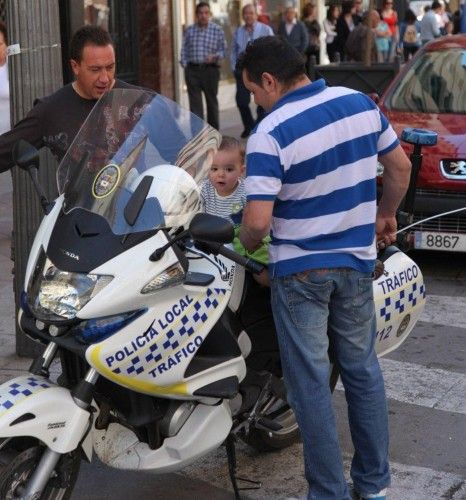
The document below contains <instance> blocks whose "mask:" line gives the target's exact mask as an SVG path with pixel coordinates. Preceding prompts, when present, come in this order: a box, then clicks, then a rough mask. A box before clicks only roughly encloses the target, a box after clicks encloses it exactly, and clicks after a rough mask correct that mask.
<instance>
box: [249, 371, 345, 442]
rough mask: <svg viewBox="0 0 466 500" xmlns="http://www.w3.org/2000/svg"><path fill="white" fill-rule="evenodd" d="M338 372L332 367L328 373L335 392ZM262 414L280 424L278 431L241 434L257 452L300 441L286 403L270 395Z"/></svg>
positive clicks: (262, 430)
mask: <svg viewBox="0 0 466 500" xmlns="http://www.w3.org/2000/svg"><path fill="white" fill-rule="evenodd" d="M339 375H340V373H339V370H338V367H337V366H336V365H333V367H332V371H331V373H330V380H329V384H330V390H331V391H332V393H333V391H334V390H335V386H336V385H337V382H338V378H339ZM262 413H263V415H264V416H266V417H267V418H268V419H271V420H273V421H274V422H275V423H277V424H280V425H281V426H282V428H281V429H280V430H279V431H272V430H270V431H266V430H264V429H257V428H255V427H251V428H250V429H249V433H247V434H243V435H242V436H241V439H242V440H243V441H244V442H245V443H247V444H248V445H249V446H251V447H252V448H254V449H256V450H257V451H261V452H263V451H275V450H281V449H283V448H287V447H288V446H291V445H292V444H294V443H296V442H298V441H299V440H300V433H299V428H298V423H297V422H296V418H295V416H294V412H293V410H292V409H291V408H290V406H289V405H288V403H287V402H286V401H283V400H282V399H280V398H278V397H277V396H273V395H271V396H270V397H269V399H268V400H267V401H266V403H265V405H264V406H263V408H262Z"/></svg>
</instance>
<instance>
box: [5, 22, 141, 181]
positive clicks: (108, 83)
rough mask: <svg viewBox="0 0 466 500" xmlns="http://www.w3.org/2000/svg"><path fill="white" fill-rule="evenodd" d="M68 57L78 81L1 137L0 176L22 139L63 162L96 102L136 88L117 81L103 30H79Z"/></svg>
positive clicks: (110, 44) (40, 104)
mask: <svg viewBox="0 0 466 500" xmlns="http://www.w3.org/2000/svg"><path fill="white" fill-rule="evenodd" d="M69 55H70V64H71V69H72V71H73V74H74V76H75V80H74V81H73V82H72V83H69V84H68V85H65V86H64V87H62V88H61V89H59V90H57V91H56V92H54V93H53V94H51V95H49V96H47V97H42V96H41V97H40V99H36V100H35V101H34V106H33V108H32V109H31V110H30V111H29V113H28V114H27V115H26V116H25V117H24V118H23V119H22V120H21V121H19V122H18V123H17V124H16V125H15V126H14V127H13V128H12V130H10V131H9V132H6V133H4V134H3V135H2V136H0V172H3V171H4V170H7V169H9V168H11V167H13V159H12V157H11V150H12V149H13V145H14V144H15V143H16V142H18V141H19V140H20V139H24V140H26V141H28V142H30V143H31V144H32V145H33V146H35V147H36V148H38V149H39V148H41V147H43V146H46V147H48V148H49V149H50V151H51V152H52V154H53V155H54V156H55V158H56V159H57V161H61V160H62V159H63V157H64V156H65V154H66V152H67V151H68V148H69V147H70V145H71V143H72V142H73V140H74V138H75V136H76V134H77V133H78V130H79V129H80V128H81V125H82V124H83V123H84V121H85V119H86V118H87V116H88V115H89V113H90V112H91V111H92V108H93V107H94V105H95V103H96V102H97V100H98V99H100V97H102V96H103V95H104V94H105V92H108V91H109V90H111V89H113V88H134V87H133V86H132V85H129V84H127V83H125V82H123V81H121V80H117V79H115V50H114V47H113V41H112V38H111V37H110V35H109V33H108V32H107V31H105V30H104V29H102V28H99V27H97V26H90V25H89V26H83V27H82V28H80V29H78V30H77V31H76V33H75V34H74V35H73V37H72V39H71V41H70V54H69Z"/></svg>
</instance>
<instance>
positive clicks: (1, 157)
mask: <svg viewBox="0 0 466 500" xmlns="http://www.w3.org/2000/svg"><path fill="white" fill-rule="evenodd" d="M41 109H42V103H40V102H39V103H38V104H37V105H36V106H34V107H33V108H32V109H31V111H29V113H28V114H27V115H26V117H25V118H23V119H22V120H21V121H19V122H18V123H17V124H16V125H15V126H14V127H13V129H12V130H10V131H9V132H6V133H4V134H3V135H1V136H0V172H5V171H6V170H8V169H10V168H12V167H13V166H14V163H13V158H12V156H11V151H12V149H13V146H14V145H15V143H16V142H18V141H19V140H20V139H24V140H25V141H28V142H30V143H31V144H32V145H33V146H34V147H36V148H37V149H40V148H41V147H42V146H43V145H44V143H43V126H42V123H41Z"/></svg>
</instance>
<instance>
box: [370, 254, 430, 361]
mask: <svg viewBox="0 0 466 500" xmlns="http://www.w3.org/2000/svg"><path fill="white" fill-rule="evenodd" d="M384 266H385V269H384V272H383V274H382V276H380V277H379V278H378V279H377V280H375V281H374V285H373V286H374V301H375V314H376V317H377V333H376V339H375V352H376V353H377V356H379V357H382V356H385V355H386V354H388V353H389V352H392V351H393V350H395V349H396V348H397V347H398V346H399V345H400V344H402V343H403V342H404V341H405V339H406V337H407V336H408V335H409V333H410V332H411V330H412V329H413V328H414V325H415V324H416V322H417V320H418V319H419V316H420V315H421V314H422V311H423V310H424V307H425V305H426V289H425V285H424V279H423V276H422V272H421V270H420V269H419V266H418V265H417V264H416V263H415V262H414V261H413V260H412V259H410V258H409V257H408V256H407V255H406V254H404V253H403V252H399V251H397V252H395V253H394V254H393V255H391V256H390V257H389V258H388V259H387V260H385V262H384Z"/></svg>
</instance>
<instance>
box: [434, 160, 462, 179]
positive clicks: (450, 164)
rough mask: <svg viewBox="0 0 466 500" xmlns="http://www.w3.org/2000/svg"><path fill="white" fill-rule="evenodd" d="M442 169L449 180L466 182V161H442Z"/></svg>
mask: <svg viewBox="0 0 466 500" xmlns="http://www.w3.org/2000/svg"><path fill="white" fill-rule="evenodd" d="M440 168H441V170H442V173H443V175H444V176H445V177H446V178H447V179H456V180H459V179H464V180H466V160H442V161H441V162H440Z"/></svg>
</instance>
